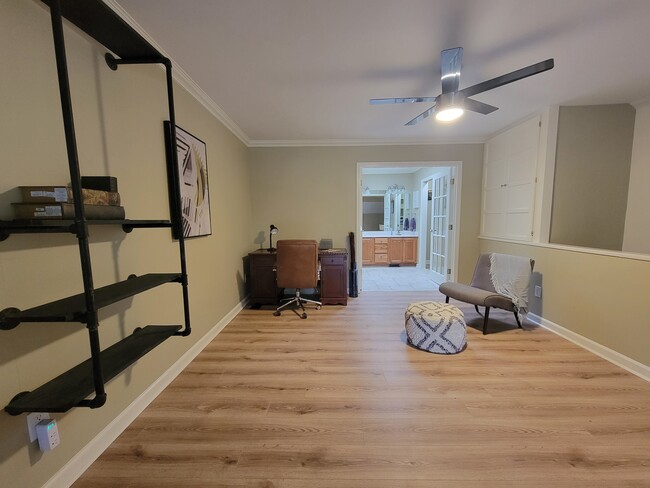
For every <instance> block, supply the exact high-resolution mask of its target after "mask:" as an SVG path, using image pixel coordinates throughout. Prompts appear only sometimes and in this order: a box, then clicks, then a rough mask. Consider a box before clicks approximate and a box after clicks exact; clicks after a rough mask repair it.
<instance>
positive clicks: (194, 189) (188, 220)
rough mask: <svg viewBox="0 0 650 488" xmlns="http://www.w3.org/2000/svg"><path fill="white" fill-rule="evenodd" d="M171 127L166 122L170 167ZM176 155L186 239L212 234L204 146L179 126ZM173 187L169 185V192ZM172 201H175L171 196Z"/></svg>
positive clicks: (206, 160) (199, 140)
mask: <svg viewBox="0 0 650 488" xmlns="http://www.w3.org/2000/svg"><path fill="white" fill-rule="evenodd" d="M170 130H171V124H170V123H169V122H165V136H166V141H167V146H168V147H167V150H168V164H171V158H170V157H169V156H170V155H169V151H170V150H171V148H170V146H171V136H170V134H171V132H170ZM176 154H177V157H178V177H179V186H180V195H179V196H178V200H175V199H173V198H170V201H178V202H179V203H180V210H181V218H182V220H183V237H199V236H207V235H210V234H212V223H211V220H210V187H209V185H208V159H207V149H206V145H205V142H203V141H202V140H201V139H199V138H197V137H195V136H193V135H192V134H190V133H189V132H187V131H186V130H184V129H181V128H180V127H179V126H176ZM172 188H173V185H170V192H171V191H172ZM170 197H175V195H171V194H170Z"/></svg>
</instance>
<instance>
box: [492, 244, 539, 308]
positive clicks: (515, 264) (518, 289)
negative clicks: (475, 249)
mask: <svg viewBox="0 0 650 488" xmlns="http://www.w3.org/2000/svg"><path fill="white" fill-rule="evenodd" d="M530 273H531V270H530V259H529V258H524V257H521V256H511V255H509V254H497V253H492V254H490V278H491V279H492V284H493V285H494V289H495V290H496V291H497V293H500V294H501V295H505V296H507V297H508V298H510V299H511V300H512V303H514V305H515V312H516V313H517V315H518V316H519V317H520V318H521V314H522V313H526V311H527V308H528V285H529V284H530Z"/></svg>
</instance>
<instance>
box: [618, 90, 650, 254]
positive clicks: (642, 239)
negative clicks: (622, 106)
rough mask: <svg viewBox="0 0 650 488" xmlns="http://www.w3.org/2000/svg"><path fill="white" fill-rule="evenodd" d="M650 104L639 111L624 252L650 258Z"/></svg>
mask: <svg viewBox="0 0 650 488" xmlns="http://www.w3.org/2000/svg"><path fill="white" fill-rule="evenodd" d="M649 183H650V102H646V103H645V104H644V105H642V106H640V107H637V109H636V119H635V123H634V143H633V146H632V163H631V167H630V189H629V192H628V197H627V216H626V218H625V235H624V238H623V250H624V251H628V252H640V253H644V254H650V219H648V211H649V209H650V192H649V191H648V184H649Z"/></svg>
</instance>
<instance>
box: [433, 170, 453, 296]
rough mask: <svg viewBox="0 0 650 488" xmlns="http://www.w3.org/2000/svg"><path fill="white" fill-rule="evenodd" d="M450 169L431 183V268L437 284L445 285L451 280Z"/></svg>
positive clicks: (439, 174)
mask: <svg viewBox="0 0 650 488" xmlns="http://www.w3.org/2000/svg"><path fill="white" fill-rule="evenodd" d="M450 177H451V172H450V169H449V168H444V169H443V171H441V172H440V173H436V174H435V175H433V178H432V181H431V213H430V215H431V222H430V223H431V225H430V229H431V230H430V233H431V240H430V243H431V245H430V251H429V267H430V269H431V272H432V273H433V278H434V280H435V281H436V282H437V283H444V282H445V281H447V280H448V279H449V277H448V271H449V266H448V265H447V262H448V255H449V193H450V182H449V180H450Z"/></svg>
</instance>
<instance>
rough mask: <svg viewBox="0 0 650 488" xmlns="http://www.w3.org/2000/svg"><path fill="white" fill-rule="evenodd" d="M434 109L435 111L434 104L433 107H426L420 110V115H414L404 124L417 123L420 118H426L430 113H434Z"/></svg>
mask: <svg viewBox="0 0 650 488" xmlns="http://www.w3.org/2000/svg"><path fill="white" fill-rule="evenodd" d="M435 111H436V106H435V105H434V106H433V107H431V108H428V109H427V110H425V111H424V112H422V113H421V114H420V115H418V116H417V117H415V118H414V119H411V120H409V121H408V122H407V123H406V124H404V125H415V124H417V123H418V122H420V121H421V120H424V119H426V118H427V117H429V116H430V115H431V114H432V113H434V112H435Z"/></svg>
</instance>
